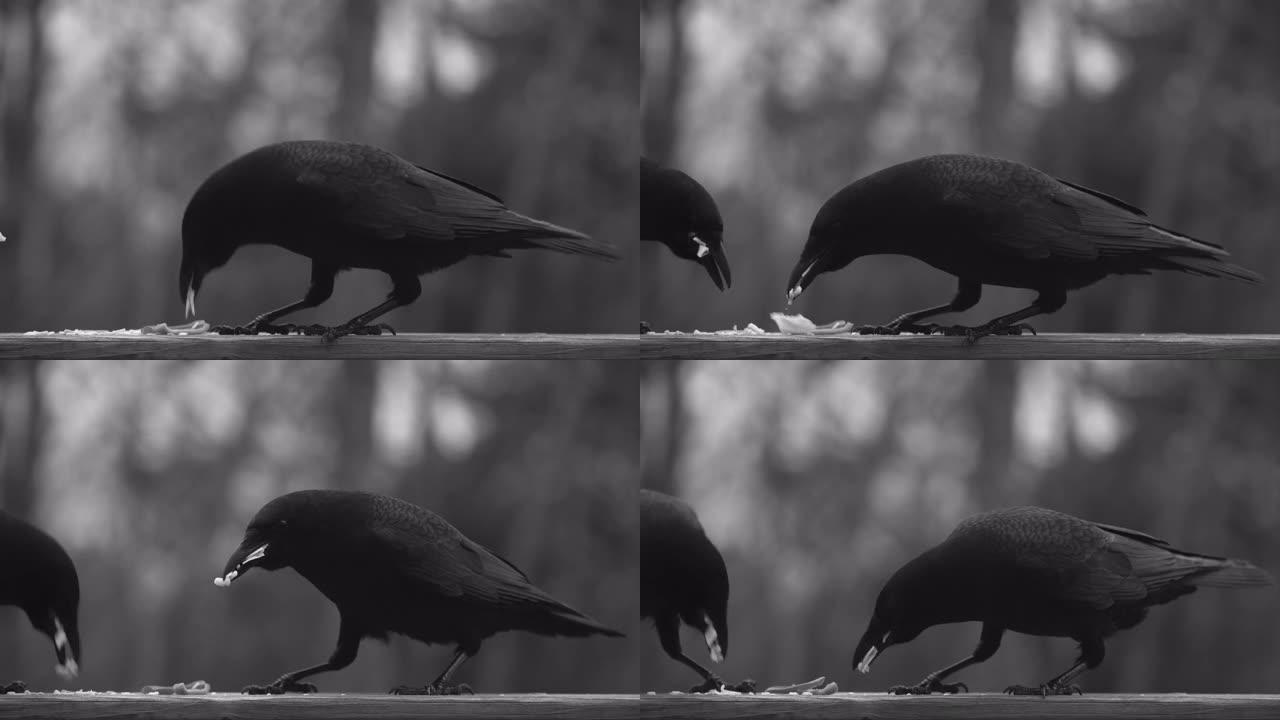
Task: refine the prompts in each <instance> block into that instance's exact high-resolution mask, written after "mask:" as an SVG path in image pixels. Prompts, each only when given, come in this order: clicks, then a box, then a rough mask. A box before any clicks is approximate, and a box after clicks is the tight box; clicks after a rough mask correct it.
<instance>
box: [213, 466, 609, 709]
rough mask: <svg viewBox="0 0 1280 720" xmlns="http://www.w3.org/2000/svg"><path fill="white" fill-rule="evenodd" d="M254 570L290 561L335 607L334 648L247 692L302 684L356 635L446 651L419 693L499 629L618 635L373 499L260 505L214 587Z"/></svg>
mask: <svg viewBox="0 0 1280 720" xmlns="http://www.w3.org/2000/svg"><path fill="white" fill-rule="evenodd" d="M254 567H261V568H264V569H267V570H277V569H279V568H283V567H292V568H293V569H294V570H296V571H297V572H298V573H299V574H300V575H302V576H303V577H304V578H306V579H307V580H308V581H310V582H311V584H312V585H314V586H315V587H316V589H317V590H319V591H320V592H321V593H323V594H324V596H325V597H327V598H329V600H331V601H332V602H333V603H334V605H336V606H337V607H338V612H339V614H340V616H341V624H340V628H339V631H338V646H337V648H336V649H335V650H334V652H333V655H332V656H331V657H330V658H329V661H328V662H326V663H321V664H319V665H316V666H314V667H310V668H305V669H303V670H299V671H296V672H292V673H288V674H286V675H284V676H283V677H281V678H279V679H278V680H276V681H275V682H274V683H272V684H271V685H267V686H250V687H248V688H246V689H245V691H246V692H250V693H263V692H266V693H277V692H290V691H303V692H305V691H309V690H314V686H311V685H310V684H308V683H301V682H299V681H300V680H302V679H303V678H306V677H309V676H311V675H315V674H317V673H321V672H327V671H330V670H338V669H341V668H344V667H346V666H347V665H350V664H351V662H352V661H353V660H355V658H356V653H357V650H358V649H359V645H360V641H361V639H363V638H366V637H372V638H379V639H386V637H387V636H388V634H390V633H398V634H401V635H405V636H408V637H411V638H413V639H415V640H419V641H421V642H424V643H429V644H436V643H448V644H452V645H456V646H457V650H456V652H455V655H454V659H453V662H452V663H450V665H449V667H448V668H446V670H445V671H444V673H442V674H441V675H440V676H439V677H438V678H436V680H435V681H434V682H432V683H431V684H429V685H427V686H426V687H425V688H397V689H396V692H401V693H425V694H436V693H447V692H451V691H454V689H453V688H451V687H450V686H449V685H448V684H447V681H448V679H449V676H450V675H451V674H452V672H453V671H454V670H455V669H457V667H458V666H459V665H461V664H462V662H463V661H465V660H466V659H467V658H468V657H470V656H472V655H475V654H476V652H478V651H479V649H480V644H481V642H482V641H484V640H485V638H488V637H489V636H491V635H494V634H496V633H499V632H503V631H506V630H524V631H527V632H533V633H538V634H540V635H562V636H568V637H587V636H590V635H607V636H611V637H621V635H622V634H621V633H619V632H617V631H616V630H612V629H610V628H608V627H605V626H604V625H601V624H600V623H598V622H596V621H595V620H592V619H591V618H589V617H587V616H585V615H583V614H582V613H580V612H578V611H577V610H574V609H573V608H571V607H569V606H567V605H565V604H563V603H561V602H559V601H558V600H556V599H555V598H553V597H551V596H550V595H548V594H546V593H545V592H543V591H542V590H539V589H538V588H537V587H534V585H533V584H532V583H531V582H530V581H529V578H528V577H526V576H525V575H524V573H522V572H521V571H520V570H519V568H517V567H516V566H515V565H512V564H511V563H510V562H508V561H507V560H505V559H503V558H502V557H500V556H499V555H497V554H495V553H493V552H491V551H490V550H488V549H487V548H485V547H483V546H481V545H479V544H477V543H475V542H472V541H471V540H469V539H467V538H466V537H465V536H464V535H463V534H462V533H461V532H459V531H458V530H457V529H456V528H454V527H453V526H452V525H450V524H449V523H448V522H446V521H445V520H444V519H443V518H441V517H440V516H439V515H436V514H435V513H432V512H430V511H428V510H425V509H423V508H421V507H418V506H417V505H413V504H411V503H407V502H404V501H403V500H397V499H396V498H392V497H387V496H385V495H375V494H372V493H365V492H352V491H338V490H305V491H300V492H294V493H289V494H287V495H282V496H280V497H278V498H276V499H275V500H272V501H271V502H269V503H267V504H266V505H265V506H263V508H262V509H261V510H259V511H258V514H257V515H256V516H255V517H254V518H253V520H252V521H251V522H250V523H249V527H248V529H247V530H246V531H245V537H244V540H243V542H242V543H241V544H240V547H239V548H238V549H237V550H236V551H235V552H234V553H232V555H231V558H230V559H229V560H228V561H227V564H226V568H225V569H224V571H223V574H222V576H221V577H219V578H217V579H216V580H215V583H216V584H218V585H223V586H225V585H227V584H230V582H231V581H233V580H235V579H236V578H237V577H239V576H240V575H242V574H243V573H245V572H247V571H248V570H249V569H251V568H254Z"/></svg>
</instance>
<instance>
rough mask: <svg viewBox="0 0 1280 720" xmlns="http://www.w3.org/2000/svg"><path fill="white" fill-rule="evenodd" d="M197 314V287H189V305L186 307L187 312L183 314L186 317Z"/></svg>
mask: <svg viewBox="0 0 1280 720" xmlns="http://www.w3.org/2000/svg"><path fill="white" fill-rule="evenodd" d="M195 314H196V289H195V288H187V307H186V312H184V313H183V314H182V317H183V318H184V319H185V318H189V317H191V316H193V315H195Z"/></svg>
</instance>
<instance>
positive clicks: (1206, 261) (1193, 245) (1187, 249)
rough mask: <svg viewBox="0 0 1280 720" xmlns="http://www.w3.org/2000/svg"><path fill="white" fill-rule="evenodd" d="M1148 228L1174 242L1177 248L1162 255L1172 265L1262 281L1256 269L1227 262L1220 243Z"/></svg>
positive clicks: (1196, 271)
mask: <svg viewBox="0 0 1280 720" xmlns="http://www.w3.org/2000/svg"><path fill="white" fill-rule="evenodd" d="M1149 229H1150V231H1151V232H1153V233H1155V234H1156V235H1159V236H1160V237H1161V238H1164V239H1166V240H1171V241H1173V242H1174V243H1175V247H1176V248H1177V251H1176V252H1170V253H1166V254H1163V255H1162V259H1163V260H1164V261H1165V262H1167V263H1169V264H1170V265H1172V266H1173V267H1174V268H1175V269H1178V270H1182V271H1183V272H1188V273H1191V274H1193V275H1203V276H1205V277H1218V278H1232V279H1234V280H1243V281H1244V282H1247V283H1255V284H1256V283H1260V282H1262V276H1261V275H1259V274H1258V273H1256V272H1254V271H1252V270H1249V269H1247V268H1243V267H1240V266H1239V265H1236V264H1235V263H1231V262H1228V261H1227V257H1228V255H1227V251H1226V250H1224V249H1223V248H1222V246H1220V245H1214V244H1213V243H1208V242H1205V241H1203V240H1197V239H1195V238H1193V237H1191V236H1189V235H1183V234H1182V233H1179V232H1174V231H1173V230H1170V229H1168V228H1163V227H1160V226H1159V225H1150V226H1149Z"/></svg>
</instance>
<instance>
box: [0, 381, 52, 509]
mask: <svg viewBox="0 0 1280 720" xmlns="http://www.w3.org/2000/svg"><path fill="white" fill-rule="evenodd" d="M39 369H40V365H39V363H37V362H35V361H22V362H10V363H5V364H0V508H3V509H4V510H6V511H8V512H10V513H12V514H14V515H17V516H18V517H20V518H24V519H26V520H32V519H33V517H32V514H33V513H34V511H35V505H36V498H35V492H36V477H35V476H36V465H37V463H38V461H39V458H40V449H41V447H40V446H41V444H42V443H41V440H42V439H43V438H44V424H45V417H44V416H45V411H44V397H43V395H42V394H41V392H40V382H39Z"/></svg>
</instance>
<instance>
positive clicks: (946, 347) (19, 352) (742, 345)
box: [0, 333, 1280, 360]
mask: <svg viewBox="0 0 1280 720" xmlns="http://www.w3.org/2000/svg"><path fill="white" fill-rule="evenodd" d="M3 358H9V359H13V358H45V359H58V358H68V359H96V358H151V359H165V358H188V359H267V358H284V359H298V360H304V359H334V358H357V359H359V358H388V359H456V358H462V359H472V358H477V359H479V358H485V359H591V360H631V359H672V358H684V359H708V360H711V359H726V360H727V359H798V358H813V359H832V360H834V359H849V360H858V359H866V360H873V359H884V360H902V359H932V360H978V359H1013V358H1017V359H1045V360H1049V359H1072V360H1075V359H1111V358H1122V359H1131V360H1139V359H1149V360H1160V359H1166V360H1176V359H1235V360H1260V359H1280V335H1081V334H1045V335H1040V336H1038V337H987V338H983V339H981V340H979V341H978V342H976V343H969V342H967V341H966V340H965V339H963V338H958V337H941V336H929V337H925V336H918V335H904V336H897V337H887V336H873V335H868V336H831V335H825V336H797V335H780V334H768V335H713V334H649V335H639V334H636V335H543V334H527V335H462V334H420V333H407V334H404V335H399V336H394V337H392V336H386V337H382V336H379V337H346V338H342V339H340V340H338V341H337V342H325V341H323V340H321V339H320V338H317V337H298V336H293V337H276V336H265V335H264V336H256V337H243V336H230V337H224V336H209V335H200V336H193V337H174V336H156V335H146V336H143V335H121V334H101V335H25V334H0V359H3Z"/></svg>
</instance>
